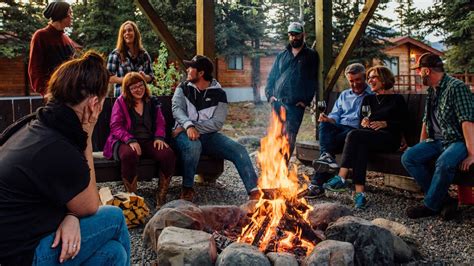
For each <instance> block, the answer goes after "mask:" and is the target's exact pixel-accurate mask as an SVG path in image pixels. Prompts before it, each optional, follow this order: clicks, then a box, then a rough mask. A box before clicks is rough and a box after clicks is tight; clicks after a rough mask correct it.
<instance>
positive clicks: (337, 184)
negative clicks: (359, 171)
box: [323, 175, 347, 192]
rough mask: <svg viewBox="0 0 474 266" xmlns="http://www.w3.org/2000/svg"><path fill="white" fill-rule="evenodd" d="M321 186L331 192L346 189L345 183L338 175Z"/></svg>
mask: <svg viewBox="0 0 474 266" xmlns="http://www.w3.org/2000/svg"><path fill="white" fill-rule="evenodd" d="M323 188H324V189H327V190H329V191H333V192H342V191H346V190H347V184H346V182H344V181H342V178H341V177H340V176H338V175H336V176H334V177H333V178H331V179H329V180H328V182H326V183H324V184H323Z"/></svg>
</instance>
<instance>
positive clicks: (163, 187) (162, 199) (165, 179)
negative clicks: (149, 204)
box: [156, 173, 171, 209]
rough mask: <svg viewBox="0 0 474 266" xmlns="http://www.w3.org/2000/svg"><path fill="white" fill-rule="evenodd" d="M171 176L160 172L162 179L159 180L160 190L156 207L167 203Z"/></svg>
mask: <svg viewBox="0 0 474 266" xmlns="http://www.w3.org/2000/svg"><path fill="white" fill-rule="evenodd" d="M170 182H171V176H165V175H164V174H162V173H160V179H159V180H158V190H157V191H156V209H159V208H161V206H163V205H164V204H165V203H166V194H168V188H169V186H170Z"/></svg>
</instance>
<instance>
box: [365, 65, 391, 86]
mask: <svg viewBox="0 0 474 266" xmlns="http://www.w3.org/2000/svg"><path fill="white" fill-rule="evenodd" d="M370 72H375V73H376V74H377V76H378V79H379V80H380V82H382V84H383V89H384V90H389V89H391V88H393V85H395V77H394V76H393V73H392V71H390V69H388V68H387V67H385V66H373V67H371V68H369V70H367V79H369V74H370Z"/></svg>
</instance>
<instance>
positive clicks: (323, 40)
mask: <svg viewBox="0 0 474 266" xmlns="http://www.w3.org/2000/svg"><path fill="white" fill-rule="evenodd" d="M315 9H316V10H315V12H316V19H315V24H316V25H315V29H316V51H317V52H318V55H319V71H318V92H317V93H318V94H317V96H318V99H323V97H324V95H323V93H324V89H325V88H327V84H326V83H325V81H326V76H327V75H328V71H329V67H330V66H331V63H332V1H331V0H318V1H316V5H315Z"/></svg>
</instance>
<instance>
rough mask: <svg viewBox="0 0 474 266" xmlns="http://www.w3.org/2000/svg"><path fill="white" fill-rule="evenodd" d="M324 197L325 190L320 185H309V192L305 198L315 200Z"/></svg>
mask: <svg viewBox="0 0 474 266" xmlns="http://www.w3.org/2000/svg"><path fill="white" fill-rule="evenodd" d="M322 196H324V188H323V187H322V186H318V185H313V184H311V185H309V186H308V192H307V193H306V195H305V196H304V197H305V198H307V199H314V198H319V197H322Z"/></svg>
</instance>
